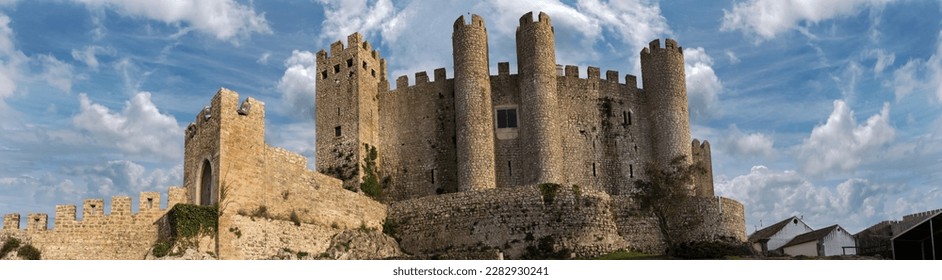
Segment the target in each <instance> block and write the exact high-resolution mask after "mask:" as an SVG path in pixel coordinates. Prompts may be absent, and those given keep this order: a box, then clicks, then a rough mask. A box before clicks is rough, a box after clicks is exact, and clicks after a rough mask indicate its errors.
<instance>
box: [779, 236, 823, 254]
mask: <svg viewBox="0 0 942 280" xmlns="http://www.w3.org/2000/svg"><path fill="white" fill-rule="evenodd" d="M783 250H784V251H785V254H786V255H789V256H807V257H814V256H818V241H817V240H815V241H811V242H805V243H802V244H797V245H792V246H788V247H785V248H783Z"/></svg>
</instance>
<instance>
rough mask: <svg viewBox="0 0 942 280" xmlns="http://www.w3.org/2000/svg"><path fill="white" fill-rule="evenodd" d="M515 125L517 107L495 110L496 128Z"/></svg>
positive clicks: (513, 126)
mask: <svg viewBox="0 0 942 280" xmlns="http://www.w3.org/2000/svg"><path fill="white" fill-rule="evenodd" d="M515 127H517V109H499V110H497V128H515Z"/></svg>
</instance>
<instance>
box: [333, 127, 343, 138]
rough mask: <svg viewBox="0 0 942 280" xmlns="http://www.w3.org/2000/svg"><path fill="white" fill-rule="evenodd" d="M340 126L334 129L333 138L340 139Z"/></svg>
mask: <svg viewBox="0 0 942 280" xmlns="http://www.w3.org/2000/svg"><path fill="white" fill-rule="evenodd" d="M340 135H341V133H340V126H337V127H334V136H337V137H340Z"/></svg>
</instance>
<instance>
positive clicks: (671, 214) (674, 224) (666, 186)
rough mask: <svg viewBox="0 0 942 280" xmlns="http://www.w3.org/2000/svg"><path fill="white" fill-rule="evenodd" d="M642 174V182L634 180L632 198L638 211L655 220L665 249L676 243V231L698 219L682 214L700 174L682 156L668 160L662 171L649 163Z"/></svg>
mask: <svg viewBox="0 0 942 280" xmlns="http://www.w3.org/2000/svg"><path fill="white" fill-rule="evenodd" d="M647 166H649V167H651V168H646V169H645V171H644V174H645V177H646V178H647V179H645V180H637V181H635V188H636V189H637V190H638V193H637V195H636V198H637V199H638V201H639V203H640V206H641V209H642V210H648V211H651V213H652V214H654V216H655V217H656V218H657V225H658V229H659V230H660V232H661V235H662V236H663V237H664V243H665V244H666V245H667V248H668V250H670V248H674V247H676V246H677V245H679V244H680V241H681V240H679V239H680V238H679V236H678V235H679V232H680V230H683V229H684V228H683V226H685V224H684V223H686V226H688V227H689V226H691V225H692V224H696V223H697V221H699V222H702V219H690V218H693V217H691V216H690V215H687V213H685V212H686V211H685V210H686V209H687V204H688V203H689V202H690V198H691V197H692V196H693V185H694V183H695V179H694V178H696V177H697V175H698V174H700V173H702V172H704V170H703V168H702V167H700V166H699V165H696V164H689V163H687V160H686V157H685V156H679V157H676V158H674V159H673V160H671V162H670V164H669V165H668V166H667V168H666V169H663V168H660V167H658V165H656V164H652V163H649V164H647Z"/></svg>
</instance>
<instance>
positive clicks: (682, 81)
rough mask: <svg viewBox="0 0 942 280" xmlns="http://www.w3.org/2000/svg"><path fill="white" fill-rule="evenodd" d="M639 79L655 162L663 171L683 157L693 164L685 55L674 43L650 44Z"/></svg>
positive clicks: (644, 51) (686, 162) (667, 40)
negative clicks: (649, 123) (646, 108)
mask: <svg viewBox="0 0 942 280" xmlns="http://www.w3.org/2000/svg"><path fill="white" fill-rule="evenodd" d="M641 75H642V78H643V79H644V80H643V82H642V83H643V85H644V95H645V97H646V101H647V106H648V112H650V113H649V114H650V119H651V121H652V123H651V126H650V133H651V135H652V138H651V144H652V146H653V149H654V151H653V153H652V154H653V155H654V161H655V163H656V164H657V166H658V167H660V168H664V169H666V168H667V167H668V166H669V165H670V163H671V161H672V160H674V159H676V158H679V157H681V156H682V157H684V163H685V164H690V163H691V162H692V160H693V159H692V158H691V156H692V155H691V152H690V146H691V142H690V117H689V113H688V112H687V84H686V83H687V82H686V78H685V77H684V52H683V48H681V47H680V46H679V45H677V42H676V41H674V40H671V39H666V40H665V42H664V47H663V48H662V47H661V42H660V40H654V41H651V43H650V44H649V47H648V48H644V50H642V51H641Z"/></svg>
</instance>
